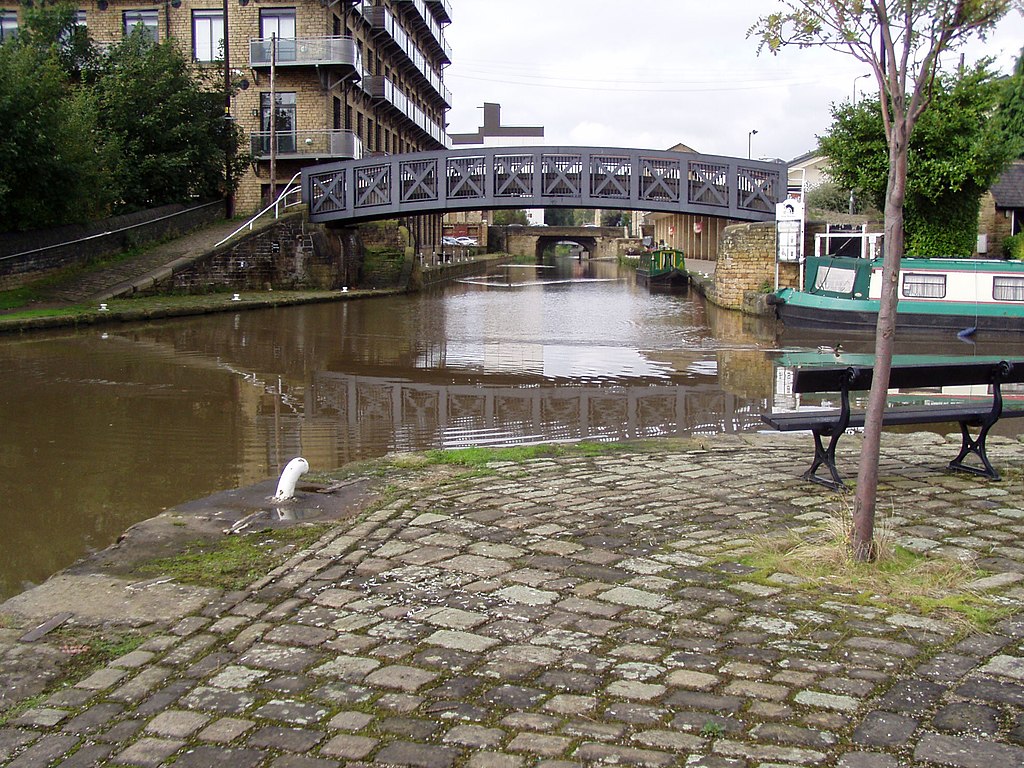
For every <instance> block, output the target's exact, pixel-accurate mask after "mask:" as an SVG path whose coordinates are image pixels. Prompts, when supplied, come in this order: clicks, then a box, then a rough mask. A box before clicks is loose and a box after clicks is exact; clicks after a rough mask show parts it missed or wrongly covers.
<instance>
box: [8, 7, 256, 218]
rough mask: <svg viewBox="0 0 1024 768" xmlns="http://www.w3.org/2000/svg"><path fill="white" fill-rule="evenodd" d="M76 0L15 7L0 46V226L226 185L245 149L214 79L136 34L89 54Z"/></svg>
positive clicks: (141, 204)
mask: <svg viewBox="0 0 1024 768" xmlns="http://www.w3.org/2000/svg"><path fill="white" fill-rule="evenodd" d="M75 9H76V6H74V5H70V4H67V3H64V2H61V3H57V4H49V3H45V2H40V3H37V4H34V5H33V4H26V5H24V6H23V25H22V28H21V29H20V30H19V35H18V37H17V38H15V39H14V40H13V41H11V42H9V43H6V44H4V45H3V46H0V135H2V136H3V137H4V141H3V142H2V144H0V227H2V228H3V230H5V231H7V230H25V229H39V228H45V227H52V226H58V225H61V224H68V223H75V222H82V221H87V220H90V219H96V218H102V217H103V216H106V215H109V214H110V213H111V212H123V211H130V210H136V209H139V208H147V207H153V206H157V205H163V204H166V203H172V202H190V201H194V200H197V199H198V200H209V199H214V198H216V197H219V196H222V195H224V194H225V193H226V189H225V183H224V175H225V174H224V168H225V157H226V154H225V153H226V152H227V153H229V154H228V155H227V156H230V157H231V158H232V171H233V172H232V178H233V181H234V182H235V184H237V180H238V179H239V178H240V177H241V175H242V172H243V171H244V169H245V165H246V163H247V162H248V158H247V157H246V156H244V155H243V154H241V153H240V152H239V147H240V143H241V133H240V131H239V129H238V128H237V126H236V125H235V124H234V123H232V122H231V121H228V120H225V119H224V110H223V105H224V94H223V92H222V91H218V89H217V87H216V86H217V81H215V80H214V81H212V82H210V83H207V82H205V81H204V79H203V77H204V76H203V75H202V71H201V70H200V71H199V73H197V72H195V71H194V70H193V67H192V64H191V62H190V60H189V59H188V58H187V57H185V56H184V55H183V54H182V53H180V52H179V51H178V50H177V49H176V48H175V47H174V46H173V44H171V43H169V42H168V43H165V44H163V45H153V44H152V43H151V42H149V40H148V39H147V38H145V37H144V36H143V35H141V34H140V33H139V32H135V33H133V34H131V35H129V36H128V37H127V38H126V39H125V40H124V41H122V42H121V43H120V44H118V45H116V46H114V47H113V48H112V49H110V50H109V51H107V52H104V53H99V52H97V50H96V49H95V48H94V47H93V45H92V43H91V42H90V40H89V37H88V34H87V30H86V29H85V28H84V27H80V26H78V25H77V24H76V21H75Z"/></svg>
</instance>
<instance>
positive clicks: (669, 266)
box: [636, 248, 689, 288]
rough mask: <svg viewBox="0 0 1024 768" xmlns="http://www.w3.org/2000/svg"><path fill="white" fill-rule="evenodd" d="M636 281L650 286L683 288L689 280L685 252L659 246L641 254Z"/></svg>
mask: <svg viewBox="0 0 1024 768" xmlns="http://www.w3.org/2000/svg"><path fill="white" fill-rule="evenodd" d="M636 281H637V283H638V284H639V285H646V286H647V287H648V288H683V287H685V286H686V285H687V283H688V282H689V276H688V275H687V274H686V260H685V259H684V258H683V252H682V251H680V250H677V249H675V248H658V249H656V250H653V251H647V252H646V253H642V254H640V263H639V264H638V265H637V268H636Z"/></svg>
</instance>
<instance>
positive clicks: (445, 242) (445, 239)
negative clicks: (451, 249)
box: [441, 235, 459, 245]
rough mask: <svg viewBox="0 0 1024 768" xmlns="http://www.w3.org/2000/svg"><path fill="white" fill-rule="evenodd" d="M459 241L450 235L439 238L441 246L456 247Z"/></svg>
mask: <svg viewBox="0 0 1024 768" xmlns="http://www.w3.org/2000/svg"><path fill="white" fill-rule="evenodd" d="M458 244H459V241H458V240H456V239H455V238H454V237H451V236H450V235H445V236H444V237H442V238H441V245H458Z"/></svg>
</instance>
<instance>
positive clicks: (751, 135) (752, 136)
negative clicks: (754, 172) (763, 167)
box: [747, 128, 757, 160]
mask: <svg viewBox="0 0 1024 768" xmlns="http://www.w3.org/2000/svg"><path fill="white" fill-rule="evenodd" d="M756 133H757V129H756V128H755V129H754V130H752V131H751V132H750V133H748V134H747V160H749V159H750V144H751V141H752V140H753V138H754V134H756Z"/></svg>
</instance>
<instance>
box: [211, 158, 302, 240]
mask: <svg viewBox="0 0 1024 768" xmlns="http://www.w3.org/2000/svg"><path fill="white" fill-rule="evenodd" d="M300 176H302V171H299V172H298V173H296V174H295V175H294V176H292V177H291V179H290V180H289V181H288V183H287V184H286V185H285V187H284V191H283V192H281V194H280V195H278V196H277V199H276V200H275V201H274V202H272V203H271V204H270V205H268V206H267V207H266V208H264V209H263V210H262V211H260V212H259V213H257V214H256V215H255V216H253V217H252V218H251V219H249V220H248V221H247V222H245V224H243V225H242V226H240V227H239V228H238V229H236V230H235V231H234V232H232V233H231V234H230V235H228V236H227V237H225V238H224V239H223V240H221V241H220V242H219V243H217V244H216V245H214V246H213V247H214V248H219V247H220V246H222V245H224V243H226V242H227V241H228V240H230V239H231V238H232V237H234V236H235V235H237V234H238V233H239V232H241V231H242V230H243V229H248V230H249V231H250V232H252V228H253V226H254V225H255V224H256V222H257V221H259V220H260V218H261V217H262V216H263V214H265V213H268V212H269V211H270V210H271V209H273V211H274V218H275V219H279V218H281V213H280V211H281V209H282V208H290V207H291V206H293V205H301V204H302V185H301V184H295V180H296V179H297V178H299V177H300ZM293 184H294V185H295V186H292V185H293ZM296 192H297V193H299V197H298V200H296V201H295V202H291V203H289V202H288V196H289V195H294V194H295V193H296Z"/></svg>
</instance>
